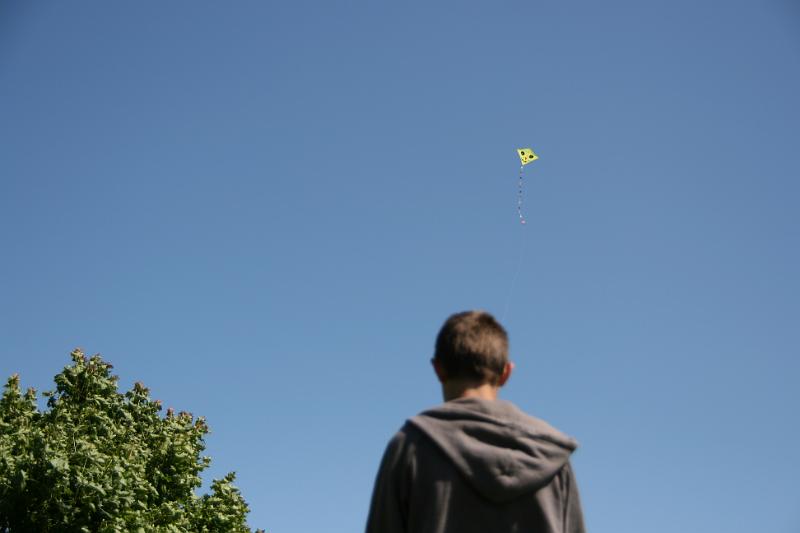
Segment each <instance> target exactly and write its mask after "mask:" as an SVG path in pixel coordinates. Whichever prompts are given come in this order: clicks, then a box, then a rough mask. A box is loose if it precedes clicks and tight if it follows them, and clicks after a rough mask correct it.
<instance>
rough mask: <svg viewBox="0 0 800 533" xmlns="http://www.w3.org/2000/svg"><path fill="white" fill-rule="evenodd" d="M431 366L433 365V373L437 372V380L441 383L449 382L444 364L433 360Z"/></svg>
mask: <svg viewBox="0 0 800 533" xmlns="http://www.w3.org/2000/svg"><path fill="white" fill-rule="evenodd" d="M431 364H432V365H433V371H434V372H436V378H437V379H438V380H439V383H444V382H445V381H447V372H445V371H444V367H443V366H442V363H441V362H439V361H437V360H436V359H431Z"/></svg>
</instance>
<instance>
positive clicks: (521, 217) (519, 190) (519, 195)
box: [517, 165, 525, 224]
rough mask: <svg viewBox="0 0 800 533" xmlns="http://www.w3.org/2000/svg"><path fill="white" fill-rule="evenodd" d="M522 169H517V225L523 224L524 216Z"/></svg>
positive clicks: (521, 167)
mask: <svg viewBox="0 0 800 533" xmlns="http://www.w3.org/2000/svg"><path fill="white" fill-rule="evenodd" d="M522 169H523V166H522V165H520V167H519V185H518V187H517V215H518V216H519V223H520V224H525V215H523V214H522Z"/></svg>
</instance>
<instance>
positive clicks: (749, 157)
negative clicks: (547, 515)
mask: <svg viewBox="0 0 800 533" xmlns="http://www.w3.org/2000/svg"><path fill="white" fill-rule="evenodd" d="M799 59H800V8H798V7H797V6H796V5H794V4H793V3H792V2H790V1H789V0H783V1H781V0H767V1H764V2H744V1H726V2H723V1H721V0H720V1H710V0H699V1H697V0H695V1H688V0H677V1H673V2H634V1H622V0H611V1H609V2H603V3H598V2H589V1H584V0H579V1H575V2H570V3H564V2H561V3H553V2H548V3H545V2H520V1H509V2H438V3H432V2H424V3H423V2H410V3H405V4H403V5H398V4H392V5H390V4H388V3H382V2H336V3H334V2H319V1H318V2H307V1H306V2H304V1H299V2H291V3H290V2H267V1H262V2H256V1H240V2H235V3H220V2H205V1H191V2H189V1H171V2H153V1H145V2H102V1H99V0H92V1H84V2H56V1H41V2H30V1H22V0H3V1H2V3H0V238H1V239H2V241H1V242H2V244H3V249H4V254H3V255H4V260H3V261H2V262H0V279H2V283H1V284H0V301H2V302H3V305H2V307H0V338H2V344H1V345H0V375H1V376H2V377H5V376H8V375H10V374H11V373H14V372H19V373H20V374H21V376H22V381H23V384H24V385H26V386H35V387H37V388H39V389H47V388H49V387H50V386H51V379H52V376H53V375H54V374H55V373H57V372H58V371H59V369H60V368H61V367H62V366H64V365H65V364H67V362H68V353H69V351H70V350H71V349H72V348H73V347H76V346H81V347H83V348H84V350H86V351H87V352H90V353H95V352H100V353H101V354H102V355H103V356H104V357H105V358H106V359H107V360H109V361H111V362H112V363H113V364H114V365H115V370H116V371H117V372H118V373H119V374H120V376H121V377H122V383H123V385H125V386H129V385H130V384H131V383H132V382H133V381H136V380H141V381H143V382H145V384H147V385H148V386H149V387H150V388H151V391H152V394H153V396H154V397H156V398H160V399H161V400H163V401H164V403H165V404H166V405H172V406H174V407H175V408H177V409H186V410H189V411H192V412H194V413H196V414H200V415H204V416H206V417H207V419H208V421H209V424H210V426H211V428H212V431H213V433H212V434H211V435H210V436H209V438H208V453H209V455H211V456H212V458H213V464H212V468H211V469H210V470H209V472H208V476H207V479H209V480H210V478H211V477H213V476H221V475H223V474H224V473H225V472H227V471H230V470H235V471H236V472H237V474H238V485H239V487H240V488H241V489H242V491H243V493H244V496H245V498H246V499H247V501H248V503H249V504H250V506H251V508H252V512H251V514H250V523H251V525H253V526H258V527H263V528H266V529H267V530H269V531H270V532H271V533H293V532H297V533H307V532H309V531H328V532H352V531H359V530H361V529H362V528H363V524H364V521H365V516H366V510H367V505H368V501H369V497H370V493H371V489H372V482H373V479H374V475H375V471H376V469H377V466H378V461H379V460H380V456H381V454H382V453H383V448H384V446H385V443H386V441H387V440H388V438H389V437H390V436H391V435H392V434H393V432H394V431H395V430H396V429H397V428H398V427H399V426H400V425H401V424H402V422H403V421H404V419H405V418H406V417H409V416H411V415H413V414H415V413H416V412H418V411H420V410H422V409H424V408H426V407H428V406H430V405H432V404H435V403H438V402H439V401H440V395H439V390H438V388H437V384H436V382H435V380H434V377H433V374H432V372H431V371H430V368H429V364H428V359H429V358H430V356H431V353H432V346H433V340H434V337H435V335H436V332H437V330H438V328H439V326H440V324H441V323H442V321H443V320H444V319H445V318H446V317H447V316H448V315H449V314H450V313H452V312H455V311H459V310H463V309H469V308H484V309H487V310H489V311H491V312H494V313H495V314H497V315H498V316H502V318H503V322H504V324H505V325H506V326H507V328H508V330H509V333H510V337H511V350H512V359H513V360H514V361H515V362H516V365H517V370H516V373H515V375H514V376H513V377H512V379H511V381H510V383H509V384H508V386H507V388H506V390H505V391H504V393H503V394H504V397H505V398H507V399H510V400H512V401H514V402H516V403H517V404H519V405H520V406H521V407H522V408H523V409H525V410H527V411H529V412H531V413H533V414H536V415H538V416H541V417H542V418H544V419H546V420H548V421H550V422H551V423H553V424H554V425H556V426H557V427H559V428H561V429H563V430H564V431H566V432H567V433H570V434H572V435H574V436H575V437H576V438H577V439H578V440H579V441H580V442H581V445H582V446H581V448H580V449H579V451H578V452H577V454H576V455H575V458H574V463H575V469H576V472H577V476H578V480H579V484H580V487H581V490H582V497H583V503H584V507H585V513H586V519H587V522H588V525H589V527H590V528H591V530H592V531H593V532H595V533H602V532H614V533H625V532H630V533H634V532H636V533H638V532H641V531H648V532H650V533H659V532H674V531H726V532H733V533H735V532H751V531H775V532H783V531H786V532H789V531H797V530H798V528H800V511H798V505H797V504H798V501H799V500H800V498H799V496H800V490H798V488H797V483H796V479H797V476H798V474H799V473H800V458H798V456H797V454H796V453H794V451H793V448H794V447H793V443H794V442H797V440H798V439H800V428H799V427H798V424H797V409H798V407H800V392H798V387H797V383H798V378H799V377H800V362H798V361H800V358H799V357H798V356H800V353H798V331H800V327H798V326H800V324H799V323H798V322H800V321H799V320H798V319H799V318H800V304H799V303H798V302H799V301H800V281H798V271H800V252H798V246H797V242H798V230H800V227H799V226H800V224H798V222H800V218H799V217H798V208H797V206H798V199H799V197H800V185H798V178H800V163H798V157H797V155H798V153H799V152H800V146H799V145H800V142H799V141H800V136H798V124H799V123H800V100H798V96H797V95H798V94H800V61H798V60H799ZM519 146H531V147H533V148H534V150H536V152H537V153H538V154H539V155H540V157H541V159H540V160H538V161H536V162H535V163H533V164H531V165H529V166H528V167H526V185H525V203H524V209H525V212H526V215H527V218H528V224H527V225H526V226H521V225H520V224H519V223H518V221H517V219H516V216H517V215H516V186H517V183H516V177H517V170H518V160H517V158H516V154H515V151H514V150H515V149H516V148H517V147H519Z"/></svg>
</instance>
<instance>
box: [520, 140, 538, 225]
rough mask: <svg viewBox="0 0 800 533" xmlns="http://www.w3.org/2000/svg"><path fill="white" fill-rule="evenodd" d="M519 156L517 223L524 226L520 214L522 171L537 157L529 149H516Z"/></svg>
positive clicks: (523, 218)
mask: <svg viewBox="0 0 800 533" xmlns="http://www.w3.org/2000/svg"><path fill="white" fill-rule="evenodd" d="M517 154H519V162H520V165H519V185H518V190H517V215H518V216H519V223H520V224H525V216H524V215H523V214H522V169H523V168H525V165H527V164H528V163H533V162H534V161H536V160H537V159H539V156H538V155H536V154H534V153H533V150H531V149H530V148H517Z"/></svg>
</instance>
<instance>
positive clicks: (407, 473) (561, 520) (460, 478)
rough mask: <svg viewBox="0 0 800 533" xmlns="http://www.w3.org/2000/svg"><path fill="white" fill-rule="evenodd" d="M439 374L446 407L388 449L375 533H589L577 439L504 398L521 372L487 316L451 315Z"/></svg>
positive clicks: (440, 344)
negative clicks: (502, 392)
mask: <svg viewBox="0 0 800 533" xmlns="http://www.w3.org/2000/svg"><path fill="white" fill-rule="evenodd" d="M432 363H433V368H434V371H435V373H436V376H437V378H438V379H439V382H440V383H441V385H442V394H443V396H444V400H445V403H444V404H442V405H441V406H439V407H436V408H433V409H431V410H428V411H425V412H423V413H421V414H419V415H417V416H415V417H413V418H411V419H410V420H408V421H407V422H406V424H405V425H404V426H403V427H402V428H401V429H400V431H399V432H398V433H397V434H396V435H395V436H394V437H393V438H392V440H391V441H390V442H389V445H388V447H387V448H386V452H385V454H384V456H383V460H382V462H381V467H380V470H379V471H378V476H377V479H376V481H375V489H374V491H373V495H372V504H371V506H370V512H369V518H368V520H367V533H473V532H474V533H510V532H520V533H522V532H531V533H533V532H535V533H539V532H542V533H583V532H584V531H585V530H584V525H583V514H582V512H581V506H580V500H579V498H578V489H577V485H576V483H575V477H574V475H573V473H572V468H571V466H570V463H569V457H570V454H571V453H572V452H573V451H574V450H575V448H576V447H577V443H576V442H575V440H573V439H572V438H570V437H568V436H566V435H564V434H563V433H561V432H559V431H558V430H556V429H554V428H553V427H551V426H550V425H548V424H547V423H546V422H543V421H542V420H539V419H537V418H534V417H532V416H529V415H526V414H525V413H523V412H522V411H520V410H519V409H518V408H517V407H515V406H514V405H513V404H511V403H509V402H506V401H503V400H499V399H497V393H498V390H499V389H500V387H502V386H503V385H505V383H506V381H508V378H509V376H510V375H511V372H512V370H513V369H514V365H513V364H512V363H511V362H509V360H508V336H507V335H506V332H505V330H504V329H503V327H502V326H501V325H500V324H499V323H498V322H497V321H496V320H495V319H494V317H492V316H491V315H490V314H489V313H486V312H484V311H466V312H463V313H457V314H455V315H453V316H451V317H450V318H449V319H448V320H447V321H446V322H445V323H444V325H443V326H442V329H441V330H440V331H439V335H438V337H437V339H436V352H435V354H434V357H433V360H432Z"/></svg>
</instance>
